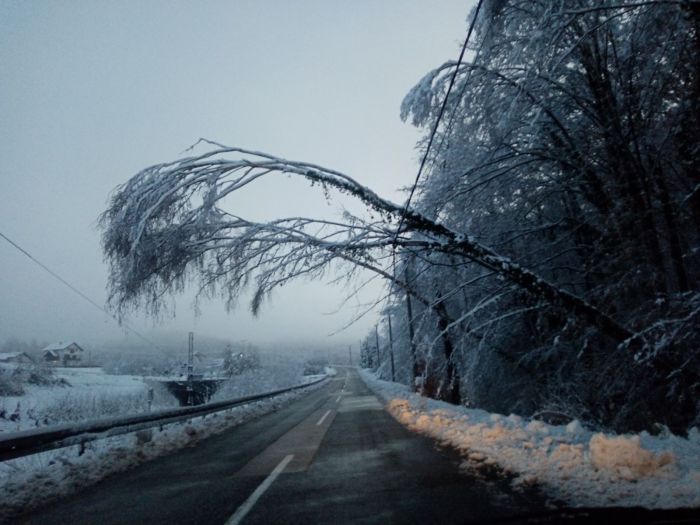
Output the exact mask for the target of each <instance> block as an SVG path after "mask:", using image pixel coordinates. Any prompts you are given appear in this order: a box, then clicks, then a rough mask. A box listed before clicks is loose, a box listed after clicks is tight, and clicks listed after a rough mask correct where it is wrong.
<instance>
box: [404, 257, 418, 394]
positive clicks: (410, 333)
mask: <svg viewBox="0 0 700 525" xmlns="http://www.w3.org/2000/svg"><path fill="white" fill-rule="evenodd" d="M404 279H405V280H406V284H407V285H409V286H410V283H409V280H408V269H407V267H404ZM406 310H407V314H408V338H409V343H410V347H411V364H412V365H413V371H412V374H411V376H412V377H411V390H413V389H415V384H416V377H418V361H417V359H416V342H415V335H416V334H415V331H414V329H413V307H412V306H411V292H409V291H408V286H407V288H406Z"/></svg>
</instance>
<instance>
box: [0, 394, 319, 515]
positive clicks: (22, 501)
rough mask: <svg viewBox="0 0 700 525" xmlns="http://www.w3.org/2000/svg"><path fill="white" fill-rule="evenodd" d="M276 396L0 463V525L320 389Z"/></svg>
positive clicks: (277, 408)
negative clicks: (82, 447) (81, 452)
mask: <svg viewBox="0 0 700 525" xmlns="http://www.w3.org/2000/svg"><path fill="white" fill-rule="evenodd" d="M325 384H326V383H325V382H321V383H317V384H315V385H311V386H308V387H306V388H303V389H300V390H296V391H292V392H288V393H285V394H280V395H277V396H274V397H272V398H269V399H262V400H260V401H256V402H253V403H248V404H246V405H242V406H238V407H234V408H231V409H229V410H226V411H221V412H216V413H214V414H209V415H206V416H200V417H196V418H192V419H190V420H188V421H184V422H181V423H172V424H167V425H165V426H163V427H162V430H159V428H158V427H154V428H152V429H147V430H140V431H137V432H133V433H130V434H124V435H120V436H115V437H110V438H105V439H101V440H98V441H93V442H91V443H87V444H86V446H85V452H84V453H83V454H79V453H78V446H71V447H66V448H62V449H58V450H52V451H49V452H42V453H39V454H34V455H31V456H27V457H23V458H18V459H14V460H10V461H5V462H3V463H0V501H2V503H3V504H2V505H0V523H5V522H7V521H10V520H11V519H12V518H13V517H16V516H18V515H19V514H20V513H23V512H27V511H29V510H31V509H33V508H36V507H39V506H42V505H45V504H46V503H48V502H49V501H51V500H54V499H57V498H60V497H64V496H67V495H69V494H71V493H74V492H76V491H78V490H79V489H81V488H84V487H86V486H89V485H92V484H94V483H96V482H98V481H100V480H101V479H103V478H105V477H106V476H108V475H110V474H113V473H115V472H121V471H124V470H127V469H130V468H132V467H135V466H137V465H140V464H141V463H144V462H146V461H148V460H151V459H154V458H156V457H159V456H162V455H164V454H167V453H170V452H173V451H176V450H178V449H181V448H183V447H186V446H192V445H194V444H195V443H197V442H199V441H201V440H203V439H205V438H208V437H210V436H212V435H215V434H219V433H221V432H223V431H225V430H227V429H229V428H232V427H235V426H237V425H240V424H242V423H244V422H246V421H249V420H251V419H254V418H257V417H260V416H262V415H265V414H267V413H270V412H273V411H275V410H279V409H280V408H282V407H284V406H287V405H288V404H290V403H291V402H292V401H294V400H296V399H298V398H299V397H301V396H303V395H305V394H307V393H309V392H310V391H312V390H315V389H317V388H320V387H321V386H323V385H325Z"/></svg>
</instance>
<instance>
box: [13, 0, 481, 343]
mask: <svg viewBox="0 0 700 525" xmlns="http://www.w3.org/2000/svg"><path fill="white" fill-rule="evenodd" d="M471 4H472V2H470V1H464V0H461V1H456V0H449V1H448V0H443V1H441V2H438V3H436V2H431V1H428V0H421V1H418V0H395V1H386V0H381V1H380V0H355V1H352V2H348V1H340V0H338V1H298V0H295V1H291V0H289V1H276V2H271V1H258V0H256V1H235V2H234V1H230V2H210V1H208V2H184V1H181V2H155V1H148V2H140V1H139V2H135V1H134V2H126V1H120V2H92V1H85V2H79V1H72V2H49V1H46V2H10V1H7V0H0V182H1V185H0V232H2V233H4V234H6V235H7V236H9V237H10V238H12V239H13V240H15V241H16V242H18V243H19V244H20V245H22V246H23V247H24V248H25V249H26V250H28V251H29V252H30V253H31V254H33V255H34V256H35V257H36V258H38V259H39V260H41V261H42V262H44V263H45V264H46V265H48V266H49V267H50V268H52V269H53V270H54V271H56V272H57V273H58V274H60V275H61V276H63V277H64V278H65V279H66V280H67V281H69V282H70V283H72V284H74V285H75V286H77V287H78V288H80V289H81V290H82V291H83V292H84V293H85V294H87V295H88V296H90V297H91V298H93V299H94V300H95V301H96V302H98V303H99V304H103V303H104V302H105V300H106V290H105V285H106V282H107V268H106V265H105V264H104V262H103V260H102V253H101V250H100V246H99V231H98V230H97V228H96V219H97V217H98V215H99V214H100V213H101V212H102V211H104V209H105V207H106V201H107V198H108V196H109V193H110V192H111V191H112V190H113V189H114V188H115V187H116V186H117V185H118V184H120V183H123V182H125V181H126V180H127V179H128V178H129V177H130V176H132V175H133V174H135V173H136V172H137V171H139V170H140V169H142V168H144V167H146V166H148V165H150V164H154V163H157V162H162V161H167V160H173V159H175V158H177V157H179V156H181V155H182V154H183V151H184V150H185V149H186V148H187V147H188V146H190V145H191V144H193V143H194V142H195V141H196V140H197V139H198V138H199V137H206V138H209V139H211V140H216V141H219V142H222V143H225V144H227V145H236V146H241V147H248V148H253V149H258V150H263V151H267V152H270V153H274V154H277V155H280V156H284V157H286V158H290V159H296V160H307V161H313V162H316V163H318V164H322V165H325V166H328V167H332V168H335V169H338V170H341V171H344V172H346V173H348V174H350V175H352V176H354V177H355V178H357V179H358V180H360V181H361V182H362V183H364V184H367V185H369V186H371V187H372V188H374V189H375V190H376V191H377V192H378V193H379V194H380V195H383V196H387V197H390V198H392V199H393V200H396V201H400V202H403V200H404V198H405V197H404V196H403V194H402V193H399V192H398V191H397V189H398V188H400V187H405V186H408V185H410V184H411V183H412V181H413V179H414V177H415V173H416V170H417V162H416V160H417V159H416V157H417V153H416V151H415V149H414V144H415V141H416V139H417V138H418V133H417V131H416V130H414V129H413V128H411V127H410V125H408V124H404V123H402V122H401V121H400V119H399V105H400V102H401V100H402V98H403V96H404V95H405V94H406V93H407V91H408V90H409V89H410V88H411V87H412V86H413V85H414V84H415V83H416V82H417V81H418V80H419V79H420V78H421V77H422V76H423V75H424V74H425V73H427V72H428V71H429V70H430V69H432V68H434V67H437V66H438V65H439V64H441V63H442V62H444V61H446V60H453V59H455V58H456V56H457V54H458V51H459V45H460V43H461V41H462V40H463V38H464V34H465V29H466V28H465V19H466V17H467V15H468V12H469V9H470V7H471ZM240 206H241V210H236V211H237V213H240V214H242V215H244V216H248V217H250V218H253V219H259V218H275V217H278V216H281V215H283V214H285V213H286V212H289V211H290V210H292V209H296V208H300V209H303V210H304V211H305V212H306V213H307V214H317V213H318V214H328V213H329V212H333V211H334V208H332V207H329V206H328V204H327V203H326V202H325V201H324V200H323V198H322V196H321V195H319V194H318V193H315V192H310V191H309V190H308V188H307V187H305V186H304V185H303V184H300V183H299V181H297V182H296V184H294V185H291V184H288V183H279V184H268V185H267V186H265V187H262V188H259V189H258V190H256V191H254V192H253V193H252V194H250V195H249V197H248V198H246V199H245V201H244V202H241V203H240ZM0 270H1V271H0V340H5V339H7V338H8V337H19V338H22V339H28V340H30V339H37V340H46V341H67V340H76V341H79V342H81V343H83V344H87V345H99V343H100V342H101V341H104V340H114V339H119V338H123V337H133V336H126V335H125V332H124V329H123V328H119V327H118V326H117V325H116V323H115V322H114V321H113V320H112V319H111V318H109V317H108V316H106V315H105V314H103V313H101V312H100V311H98V310H97V309H95V308H94V307H93V306H91V305H90V304H88V303H87V302H85V301H84V300H83V299H81V298H80V297H78V296H76V295H75V294H73V292H71V291H70V290H68V289H67V288H66V287H65V286H64V285H62V284H61V283H59V282H57V281H56V280H55V279H54V278H53V277H51V276H50V275H48V274H47V273H45V272H44V271H43V270H41V269H40V268H39V267H37V266H36V265H34V264H33V263H32V262H31V261H29V260H28V259H27V258H26V257H24V256H23V255H22V254H20V253H19V252H18V251H17V250H15V249H14V248H12V247H11V246H10V245H8V244H7V243H6V242H5V241H4V240H2V239H0ZM332 278H333V276H332V275H329V276H328V279H327V281H330V280H332ZM345 292H346V290H345V289H343V288H342V287H339V286H334V285H330V284H327V283H324V282H315V283H309V282H304V281H299V282H297V283H296V284H294V285H292V286H288V287H285V288H283V289H281V290H279V291H278V292H277V293H276V294H275V296H274V301H273V302H272V303H267V304H266V306H265V307H264V308H263V310H262V312H261V314H260V316H259V317H258V318H257V319H255V318H252V317H251V315H250V314H249V313H248V308H247V304H246V303H245V301H243V302H242V303H241V304H240V305H239V307H238V308H237V309H236V310H235V311H233V312H231V313H226V312H225V310H224V308H223V305H222V304H221V303H220V302H217V301H212V302H210V303H207V304H204V305H203V307H202V313H201V315H200V316H196V315H195V314H194V312H193V310H192V308H191V307H190V300H191V298H184V299H181V300H179V301H178V302H177V309H176V317H175V318H174V319H165V320H161V321H160V322H158V323H157V324H156V325H155V326H154V323H153V321H152V320H147V319H145V317H144V316H143V315H140V314H134V315H132V316H131V317H130V318H128V322H129V323H130V324H132V325H133V326H134V327H135V328H137V329H138V330H140V331H142V332H143V333H144V334H146V335H147V336H154V335H157V334H158V333H159V332H182V333H183V334H184V333H185V332H187V331H189V330H194V331H195V332H197V333H202V334H207V335H211V336H217V337H222V338H230V339H234V340H241V339H246V340H249V341H252V342H257V343H260V344H264V343H266V342H272V341H275V342H280V341H294V342H295V343H304V342H307V341H308V342H310V343H321V344H326V343H327V344H329V345H338V344H347V343H355V342H357V341H358V340H359V338H360V337H362V336H363V335H364V334H365V332H366V331H367V330H368V328H369V327H370V326H372V325H373V324H374V323H375V322H376V319H377V317H376V314H370V315H367V316H365V317H364V318H363V319H362V320H360V321H359V322H357V323H356V324H354V325H353V326H352V327H350V328H349V329H347V330H344V331H342V332H341V333H339V334H338V335H335V336H333V337H328V334H329V333H331V332H335V331H337V330H338V329H340V328H341V327H343V326H344V325H345V324H346V323H347V322H348V321H349V320H350V319H351V318H352V317H353V315H355V314H357V312H358V310H357V309H355V308H353V305H357V304H359V303H362V302H372V301H373V300H374V299H376V298H377V297H378V296H379V295H380V292H381V283H379V282H378V281H377V282H376V283H374V284H373V285H372V286H370V287H368V288H367V289H366V290H365V292H364V293H363V294H361V295H360V296H359V297H358V298H356V299H352V300H351V301H350V302H349V304H348V305H345V306H343V307H342V308H340V309H339V307H340V306H341V302H342V300H343V298H344V297H345Z"/></svg>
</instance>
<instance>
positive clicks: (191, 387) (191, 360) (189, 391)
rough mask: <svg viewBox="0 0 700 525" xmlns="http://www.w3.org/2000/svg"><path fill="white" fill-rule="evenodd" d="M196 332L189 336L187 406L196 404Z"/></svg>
mask: <svg viewBox="0 0 700 525" xmlns="http://www.w3.org/2000/svg"><path fill="white" fill-rule="evenodd" d="M193 380H194V332H190V333H189V334H188V337H187V406H192V405H194V385H193V384H192V381H193Z"/></svg>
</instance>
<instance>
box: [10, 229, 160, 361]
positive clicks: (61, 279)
mask: <svg viewBox="0 0 700 525" xmlns="http://www.w3.org/2000/svg"><path fill="white" fill-rule="evenodd" d="M0 237H2V238H3V239H5V240H6V241H7V242H8V243H9V244H10V245H12V246H13V247H14V248H16V249H17V250H19V251H20V252H21V253H22V254H24V255H25V256H26V257H28V258H29V259H30V260H31V261H33V262H34V263H36V264H37V265H38V266H39V267H41V268H42V269H43V270H44V271H46V272H47V273H48V274H49V275H51V276H52V277H54V278H55V279H57V280H59V281H60V282H61V283H63V284H64V285H65V286H67V287H68V288H70V289H71V290H72V291H73V292H74V293H76V294H77V295H79V296H80V297H82V298H83V299H85V300H86V301H87V302H88V303H90V304H91V305H92V306H94V307H95V308H97V309H98V310H100V311H101V312H103V313H105V314H107V315H108V316H109V317H111V318H112V319H114V320H115V321H117V323H119V324H120V325H122V326H123V327H124V328H125V329H127V330H129V331H130V332H132V333H133V334H134V335H136V336H137V337H139V338H140V339H142V340H143V341H145V342H146V343H148V344H149V345H151V346H153V347H154V348H157V349H158V350H160V351H161V352H163V353H167V352H166V351H165V350H164V349H163V348H161V347H160V346H158V345H157V344H155V343H154V342H153V341H151V340H150V339H148V338H147V337H146V336H145V335H143V334H141V333H140V332H138V331H137V330H136V329H134V328H132V327H131V326H129V325H128V324H127V323H125V322H124V321H121V322H120V321H119V319H117V318H116V317H115V316H114V315H113V314H112V313H111V312H109V311H108V310H107V309H106V308H105V307H104V306H101V305H100V304H98V303H96V302H95V301H93V300H92V299H90V297H88V296H87V295H85V294H84V293H83V292H81V291H80V290H78V288H76V287H75V286H73V285H72V284H71V283H69V282H68V281H66V280H65V279H64V278H63V277H61V276H60V275H58V274H57V273H56V272H54V271H53V270H52V269H51V268H49V267H48V266H46V265H45V264H44V263H42V262H41V261H40V260H38V259H37V258H36V257H34V256H33V255H32V254H31V253H29V252H28V251H27V250H25V249H24V248H22V247H21V246H20V245H19V244H17V243H16V242H15V241H13V240H12V239H10V238H9V237H8V236H7V235H5V234H4V233H2V232H0Z"/></svg>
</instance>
